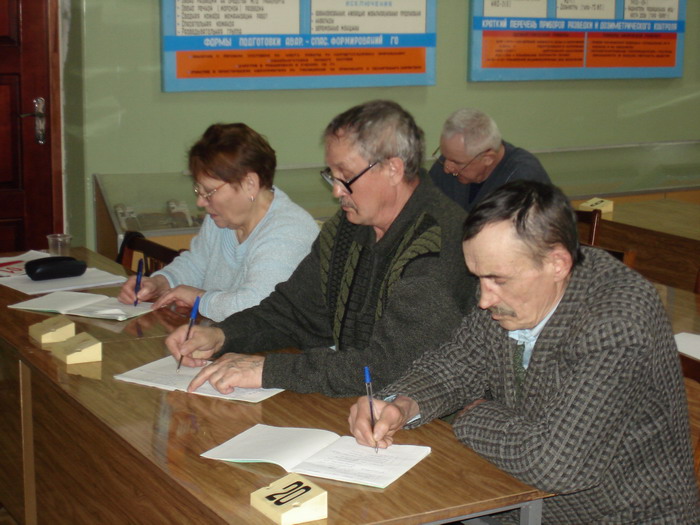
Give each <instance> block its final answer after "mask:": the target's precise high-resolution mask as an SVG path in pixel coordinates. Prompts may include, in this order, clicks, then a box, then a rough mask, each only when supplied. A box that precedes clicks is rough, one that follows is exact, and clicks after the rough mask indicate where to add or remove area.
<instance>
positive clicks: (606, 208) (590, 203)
mask: <svg viewBox="0 0 700 525" xmlns="http://www.w3.org/2000/svg"><path fill="white" fill-rule="evenodd" d="M578 209H579V210H583V211H593V210H600V213H612V211H613V201H610V200H607V199H601V198H600V197H593V198H592V199H588V200H587V201H586V202H582V203H581V204H579V206H578Z"/></svg>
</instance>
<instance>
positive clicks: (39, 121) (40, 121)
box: [20, 97, 46, 144]
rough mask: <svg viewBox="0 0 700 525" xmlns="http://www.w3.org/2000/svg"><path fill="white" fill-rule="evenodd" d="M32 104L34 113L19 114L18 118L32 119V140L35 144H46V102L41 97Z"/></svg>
mask: <svg viewBox="0 0 700 525" xmlns="http://www.w3.org/2000/svg"><path fill="white" fill-rule="evenodd" d="M33 102H34V112H33V113H21V114H20V117H22V118H24V117H34V140H36V143H37V144H46V113H44V111H45V110H46V101H45V100H44V98H43V97H37V98H35V99H34V100H33Z"/></svg>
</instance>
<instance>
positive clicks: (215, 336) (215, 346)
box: [165, 325, 225, 367]
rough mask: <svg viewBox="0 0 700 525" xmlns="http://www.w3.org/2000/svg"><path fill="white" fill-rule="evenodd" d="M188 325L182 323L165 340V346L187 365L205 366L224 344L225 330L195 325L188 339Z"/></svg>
mask: <svg viewBox="0 0 700 525" xmlns="http://www.w3.org/2000/svg"><path fill="white" fill-rule="evenodd" d="M187 328H188V326H187V325H182V326H181V327H179V328H178V329H177V330H175V331H174V332H173V333H172V334H170V335H169V336H168V337H167V339H166V340H165V346H167V347H168V350H169V351H170V353H171V354H172V355H173V357H174V358H175V359H176V360H177V361H180V356H182V364H183V365H185V366H192V367H194V366H205V365H207V364H209V358H211V356H212V355H214V354H215V353H216V352H218V351H219V350H220V349H221V347H222V346H223V345H224V339H225V337H224V332H223V330H221V328H215V327H208V326H199V325H194V326H193V327H192V329H191V330H190V337H189V339H187Z"/></svg>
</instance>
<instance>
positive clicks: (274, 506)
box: [250, 474, 328, 525]
mask: <svg viewBox="0 0 700 525" xmlns="http://www.w3.org/2000/svg"><path fill="white" fill-rule="evenodd" d="M250 504H251V505H252V506H253V508H254V509H257V510H259V511H260V512H262V513H263V514H265V516H267V517H268V518H270V519H271V520H272V521H274V522H275V523H277V524H278V525H294V524H295V523H305V522H307V521H314V520H322V519H325V518H327V517H328V493H327V492H326V491H325V490H323V489H322V488H321V487H319V486H318V485H315V484H314V483H311V482H310V481H309V480H308V479H306V478H305V477H303V476H300V475H299V474H289V475H288V476H285V477H283V478H281V479H278V480H277V481H275V482H274V483H271V484H270V485H269V486H267V487H264V488H262V489H260V490H256V491H255V492H253V493H252V494H251V495H250Z"/></svg>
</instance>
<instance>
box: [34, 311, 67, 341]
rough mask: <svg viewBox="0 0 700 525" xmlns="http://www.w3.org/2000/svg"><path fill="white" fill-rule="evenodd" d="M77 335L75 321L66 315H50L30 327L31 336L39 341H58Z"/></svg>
mask: <svg viewBox="0 0 700 525" xmlns="http://www.w3.org/2000/svg"><path fill="white" fill-rule="evenodd" d="M74 335H75V323H74V322H73V321H71V320H70V319H68V318H67V317H66V316H65V315H56V316H54V317H49V318H48V319H45V320H43V321H42V322H40V323H35V324H33V325H31V326H30V327H29V337H31V338H32V339H33V340H34V341H36V342H37V343H39V344H41V345H43V344H45V343H58V342H59V341H65V340H66V339H68V338H69V337H73V336H74Z"/></svg>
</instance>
